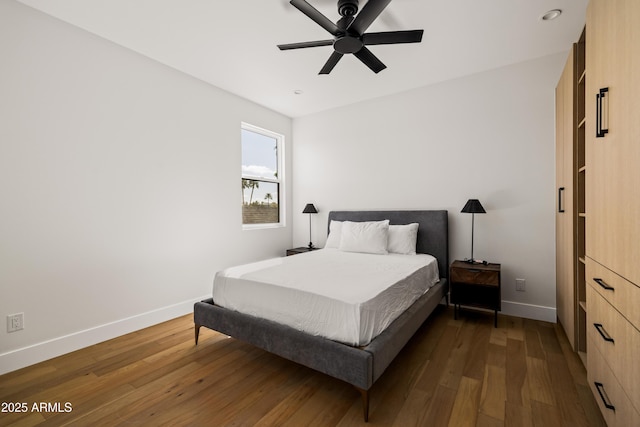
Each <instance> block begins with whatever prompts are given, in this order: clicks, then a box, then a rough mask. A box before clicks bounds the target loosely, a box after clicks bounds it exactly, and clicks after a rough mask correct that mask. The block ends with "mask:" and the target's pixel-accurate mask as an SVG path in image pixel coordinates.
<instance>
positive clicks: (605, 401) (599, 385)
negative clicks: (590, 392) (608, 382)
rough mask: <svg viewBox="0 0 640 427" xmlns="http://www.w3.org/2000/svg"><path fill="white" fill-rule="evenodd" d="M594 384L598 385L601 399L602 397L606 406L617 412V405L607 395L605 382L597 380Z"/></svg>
mask: <svg viewBox="0 0 640 427" xmlns="http://www.w3.org/2000/svg"><path fill="white" fill-rule="evenodd" d="M593 384H594V385H595V386H596V389H597V390H598V394H599V395H600V399H602V403H604V406H606V407H607V409H611V410H612V411H614V412H615V410H616V407H615V406H613V405H612V404H611V403H610V402H609V396H607V393H606V392H605V391H604V384H602V383H599V382H595V381H594V383H593Z"/></svg>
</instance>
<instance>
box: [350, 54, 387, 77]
mask: <svg viewBox="0 0 640 427" xmlns="http://www.w3.org/2000/svg"><path fill="white" fill-rule="evenodd" d="M354 55H355V56H356V58H358V59H359V60H360V61H362V63H363V64H364V65H366V66H367V67H369V68H371V71H373V72H374V73H376V74H378V73H379V72H380V71H382V70H384V69H385V68H387V66H386V65H384V64H383V63H382V61H380V60H379V59H378V58H377V57H376V56H375V55H374V54H373V53H372V52H371V51H370V50H369V49H367V48H366V47H363V48H362V49H360V50H359V51H357V52H356V53H354Z"/></svg>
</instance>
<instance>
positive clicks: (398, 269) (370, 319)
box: [213, 249, 439, 346]
mask: <svg viewBox="0 0 640 427" xmlns="http://www.w3.org/2000/svg"><path fill="white" fill-rule="evenodd" d="M438 281H439V272H438V263H437V260H436V259H435V258H434V257H433V256H431V255H427V254H417V255H400V254H387V255H373V254H364V253H352V252H343V251H340V250H338V249H321V250H317V251H312V252H307V253H303V254H298V255H294V256H289V257H283V258H273V259H268V260H265V261H260V262H255V263H251V264H244V265H241V266H237V267H231V268H228V269H226V270H223V271H220V272H218V273H217V274H216V276H215V279H214V283H213V301H214V302H215V304H216V305H219V306H221V307H225V308H228V309H231V310H235V311H238V312H241V313H245V314H249V315H252V316H255V317H259V318H264V319H269V320H272V321H274V322H278V323H281V324H285V325H288V326H290V327H293V328H295V329H297V330H300V331H303V332H306V333H309V334H312V335H317V336H323V337H325V338H328V339H331V340H334V341H338V342H342V343H345V344H349V345H353V346H363V345H366V344H368V343H369V342H370V341H371V340H372V339H373V338H375V337H376V336H377V335H378V334H380V333H381V332H382V331H384V330H385V329H386V327H387V326H389V325H390V324H391V322H393V321H394V320H395V319H396V318H397V317H398V316H399V315H400V314H401V313H402V312H403V311H404V310H405V309H407V308H408V307H409V306H411V304H413V302H415V301H416V300H417V299H418V298H419V297H420V296H421V295H423V294H424V293H425V292H427V291H428V290H429V288H430V287H431V286H433V285H434V284H436V283H437V282H438Z"/></svg>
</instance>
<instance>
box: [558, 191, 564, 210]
mask: <svg viewBox="0 0 640 427" xmlns="http://www.w3.org/2000/svg"><path fill="white" fill-rule="evenodd" d="M563 192H564V187H560V188H558V212H564V206H562V193H563Z"/></svg>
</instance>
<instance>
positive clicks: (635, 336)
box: [556, 0, 640, 426]
mask: <svg viewBox="0 0 640 427" xmlns="http://www.w3.org/2000/svg"><path fill="white" fill-rule="evenodd" d="M582 40H583V41H584V42H585V47H586V49H585V59H586V62H585V63H586V66H585V73H584V77H583V81H584V88H585V90H584V95H581V92H580V86H579V85H580V77H576V78H577V80H575V83H576V84H574V86H573V88H574V91H576V92H575V93H574V96H573V100H574V102H573V106H574V112H575V114H576V115H577V119H576V121H575V122H574V126H573V128H572V129H573V132H574V135H573V141H574V155H573V161H574V162H575V164H574V166H573V169H574V171H575V172H576V173H575V174H574V176H573V180H572V182H571V184H572V185H573V191H574V194H573V202H574V206H573V207H572V209H573V211H574V212H575V213H576V214H577V216H573V219H574V221H575V222H574V223H573V224H571V225H570V226H569V227H572V229H573V238H572V239H570V240H572V241H571V243H570V245H571V247H572V248H573V249H572V250H573V251H574V259H576V260H577V261H575V264H574V268H573V270H572V271H573V274H574V277H573V281H574V284H573V286H570V285H567V284H566V283H565V282H562V280H564V276H563V275H562V274H561V273H562V271H563V270H562V268H565V267H566V264H568V262H565V261H564V259H565V254H564V253H561V252H560V249H558V266H559V267H558V283H557V292H558V304H557V308H558V318H559V320H560V323H561V324H562V326H563V327H564V329H565V331H566V332H567V335H568V336H569V339H570V340H572V339H573V341H572V343H573V344H574V349H575V350H577V351H579V352H581V353H580V354H581V356H582V359H583V361H586V368H587V377H588V380H589V385H590V387H591V390H592V392H593V394H594V396H595V399H596V401H597V402H598V405H599V407H600V410H601V411H602V414H603V416H604V418H605V420H606V421H607V424H608V425H609V426H640V1H638V0H590V3H589V6H588V9H587V22H586V32H585V34H584V38H583V39H582ZM576 46H577V45H576ZM576 46H574V50H575V49H576ZM572 57H573V59H574V60H575V59H576V58H577V57H578V55H577V54H576V53H575V51H574V52H573V54H572ZM573 67H574V69H575V68H576V65H575V63H574V64H573ZM563 76H564V74H563ZM574 76H576V73H574ZM559 86H560V84H559ZM581 96H584V104H583V105H584V114H585V120H584V123H583V126H582V128H581V127H580V119H579V117H580V111H579V109H580V108H581V107H580V102H581ZM564 98H565V99H566V96H565V97H564ZM557 104H558V101H557ZM563 111H565V109H564V108H563ZM557 119H559V117H557ZM565 122H566V121H563V122H562V123H565ZM562 126H564V124H560V123H559V122H557V127H562ZM581 129H582V130H581ZM581 133H584V141H585V151H584V153H585V158H584V166H580V161H581V160H580V152H579V146H580V145H579V144H580V142H579V141H580V137H581ZM563 135H564V134H563ZM556 138H557V140H558V142H557V144H564V143H565V142H566V141H565V139H564V138H563V139H562V140H559V139H558V132H556ZM558 150H559V149H557V152H558ZM564 152H566V151H564ZM557 161H560V157H558V159H557ZM565 163H566V161H565ZM556 169H557V176H561V175H558V170H559V168H556ZM558 184H559V185H560V182H558ZM581 193H582V194H584V196H585V197H584V205H582V203H583V201H581V200H580V194H581ZM567 206H568V205H567ZM557 215H560V214H559V213H558V214H557ZM583 224H584V225H583ZM582 229H583V230H584V233H585V234H584V235H583V237H584V242H581V234H580V233H581V230H582ZM566 235H567V233H565V232H563V230H562V225H561V224H560V221H558V227H557V241H558V247H565V246H563V245H562V244H561V242H564V244H565V245H566V240H567V238H566ZM583 243H584V246H581V245H582V244H583ZM582 250H584V256H581V255H580V253H581V251H582ZM567 251H568V250H567ZM581 275H582V276H581ZM571 292H573V296H571V295H570V293H571ZM583 292H584V299H582V298H583V296H582V295H581V294H582V293H583ZM571 298H573V300H574V301H575V304H574V307H573V309H574V311H573V313H571V305H570V304H567V303H566V300H567V299H571ZM583 312H584V323H582V318H581V316H582V313H583ZM572 314H573V316H572ZM571 319H573V322H574V323H573V325H570V321H571ZM572 327H573V329H571V328H572ZM582 328H584V329H585V331H584V332H585V338H586V347H584V348H583V347H582V337H581V334H582Z"/></svg>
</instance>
